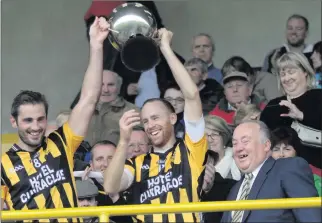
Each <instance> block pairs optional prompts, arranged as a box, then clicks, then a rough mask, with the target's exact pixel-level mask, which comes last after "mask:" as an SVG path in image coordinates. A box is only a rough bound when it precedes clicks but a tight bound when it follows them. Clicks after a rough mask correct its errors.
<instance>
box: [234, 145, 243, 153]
mask: <svg viewBox="0 0 322 223" xmlns="http://www.w3.org/2000/svg"><path fill="white" fill-rule="evenodd" d="M243 150H244V147H243V146H242V145H240V144H237V145H234V146H233V151H234V154H236V155H238V153H240V152H242V151H243Z"/></svg>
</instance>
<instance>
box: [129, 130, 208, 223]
mask: <svg viewBox="0 0 322 223" xmlns="http://www.w3.org/2000/svg"><path fill="white" fill-rule="evenodd" d="M201 131H203V132H202V134H204V129H201ZM207 149H208V144H207V139H206V136H205V135H203V137H202V138H201V139H200V140H199V141H198V142H193V141H192V140H191V138H190V137H189V131H187V132H186V134H185V136H184V140H178V141H177V142H176V144H175V145H174V146H173V148H171V149H170V150H168V151H167V152H166V153H156V152H154V151H153V149H152V151H151V152H150V153H148V154H144V155H140V156H138V157H135V158H133V159H130V160H127V161H126V165H125V171H129V172H131V173H132V174H133V176H134V180H133V184H132V190H133V200H134V203H136V204H172V203H188V202H198V201H199V200H200V194H201V188H202V182H203V173H204V168H205V155H206V152H207ZM137 218H138V219H139V220H141V221H143V222H199V221H200V216H199V214H198V213H183V214H153V215H138V216H137Z"/></svg>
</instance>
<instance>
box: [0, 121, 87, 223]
mask: <svg viewBox="0 0 322 223" xmlns="http://www.w3.org/2000/svg"><path fill="white" fill-rule="evenodd" d="M82 140H83V137H80V136H76V135H75V134H74V133H73V132H72V129H71V128H70V127H69V125H68V123H65V124H64V125H63V126H62V127H60V128H59V129H58V130H56V131H54V132H53V133H51V134H50V135H49V136H48V137H47V138H44V140H43V142H42V144H41V146H40V147H38V148H37V149H36V150H35V151H34V152H27V151H24V150H22V149H21V148H20V147H19V146H18V145H16V144H14V145H13V146H12V148H11V149H10V150H9V151H8V152H6V153H5V154H4V155H3V156H2V158H1V191H2V193H1V198H2V199H4V201H5V202H6V203H7V205H8V206H9V209H11V210H28V209H49V208H69V207H77V195H76V191H75V180H74V177H73V165H74V162H73V155H74V152H75V151H76V149H77V148H78V146H79V145H80V143H81V142H82ZM49 221H50V222H78V221H79V219H76V218H75V219H53V220H41V222H49Z"/></svg>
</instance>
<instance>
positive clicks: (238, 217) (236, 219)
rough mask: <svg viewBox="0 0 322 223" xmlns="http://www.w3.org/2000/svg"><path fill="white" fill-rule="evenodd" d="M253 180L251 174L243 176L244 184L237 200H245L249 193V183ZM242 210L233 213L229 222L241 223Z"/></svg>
mask: <svg viewBox="0 0 322 223" xmlns="http://www.w3.org/2000/svg"><path fill="white" fill-rule="evenodd" d="M252 179H253V174H252V173H246V174H245V183H244V185H243V188H242V192H241V194H240V198H239V200H247V198H248V195H249V192H250V188H251V187H250V183H251V181H252ZM243 213H244V210H239V211H234V213H233V216H232V221H231V222H242V218H243Z"/></svg>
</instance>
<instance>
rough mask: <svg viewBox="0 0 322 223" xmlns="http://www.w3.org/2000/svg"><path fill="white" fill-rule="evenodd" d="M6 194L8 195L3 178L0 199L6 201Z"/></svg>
mask: <svg viewBox="0 0 322 223" xmlns="http://www.w3.org/2000/svg"><path fill="white" fill-rule="evenodd" d="M7 193H8V187H7V185H6V183H5V182H4V180H3V178H1V199H3V200H6V197H7Z"/></svg>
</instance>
